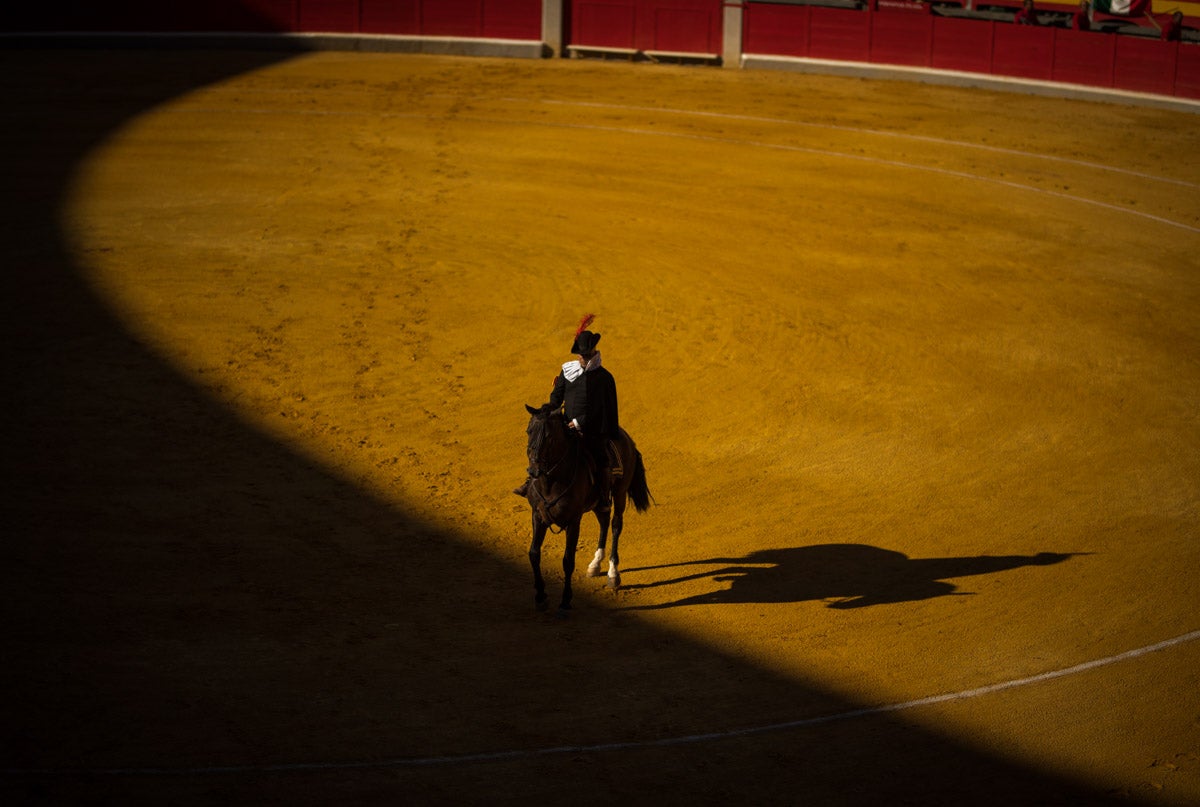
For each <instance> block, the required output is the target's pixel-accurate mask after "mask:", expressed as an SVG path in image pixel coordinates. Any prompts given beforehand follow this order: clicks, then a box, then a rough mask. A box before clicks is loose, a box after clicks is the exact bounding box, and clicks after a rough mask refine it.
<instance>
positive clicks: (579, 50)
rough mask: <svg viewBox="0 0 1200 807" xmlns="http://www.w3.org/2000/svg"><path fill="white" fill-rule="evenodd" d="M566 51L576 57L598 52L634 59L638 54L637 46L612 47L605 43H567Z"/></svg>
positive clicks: (602, 54) (604, 54)
mask: <svg viewBox="0 0 1200 807" xmlns="http://www.w3.org/2000/svg"><path fill="white" fill-rule="evenodd" d="M567 53H569V54H571V56H572V57H578V56H579V55H580V54H583V53H598V54H600V55H601V56H624V57H625V58H626V59H634V58H636V57H637V55H638V51H637V48H613V47H609V46H607V45H567Z"/></svg>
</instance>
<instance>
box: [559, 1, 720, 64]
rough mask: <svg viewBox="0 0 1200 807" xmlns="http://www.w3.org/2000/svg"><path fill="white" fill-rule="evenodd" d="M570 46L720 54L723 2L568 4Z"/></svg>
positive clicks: (591, 2)
mask: <svg viewBox="0 0 1200 807" xmlns="http://www.w3.org/2000/svg"><path fill="white" fill-rule="evenodd" d="M567 3H568V6H569V7H568V10H567V11H568V17H569V19H570V20H571V34H570V37H569V38H568V41H569V42H570V43H571V44H575V45H596V46H600V47H609V48H629V49H632V50H642V51H647V50H650V51H654V50H659V51H674V52H678V53H720V52H721V30H722V0H567Z"/></svg>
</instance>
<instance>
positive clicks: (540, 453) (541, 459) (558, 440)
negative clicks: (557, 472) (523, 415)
mask: <svg viewBox="0 0 1200 807" xmlns="http://www.w3.org/2000/svg"><path fill="white" fill-rule="evenodd" d="M525 411H527V412H529V425H528V426H527V427H526V429H525V435H526V437H527V443H526V446H525V453H526V455H527V456H528V458H529V468H527V469H526V472H527V473H528V474H529V476H530V477H532V478H534V479H537V478H538V477H539V476H541V475H542V474H543V473H546V472H547V471H549V470H552V469H553V466H555V465H557V463H558V461H559V459H561V453H562V450H561V448H560V446H562V445H563V443H565V432H566V427H565V426H564V425H563V422H562V417H561V416H560V415H559V414H558V413H557V412H554V411H552V410H551V409H549V408H547V407H543V408H541V409H535V408H534V407H532V406H530V405H529V404H525ZM547 466H549V467H547Z"/></svg>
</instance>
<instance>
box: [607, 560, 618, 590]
mask: <svg viewBox="0 0 1200 807" xmlns="http://www.w3.org/2000/svg"><path fill="white" fill-rule="evenodd" d="M608 586H609V588H620V587H621V573H620V572H619V571H617V567H616V566H613V565H612V564H611V563H610V564H609V565H608Z"/></svg>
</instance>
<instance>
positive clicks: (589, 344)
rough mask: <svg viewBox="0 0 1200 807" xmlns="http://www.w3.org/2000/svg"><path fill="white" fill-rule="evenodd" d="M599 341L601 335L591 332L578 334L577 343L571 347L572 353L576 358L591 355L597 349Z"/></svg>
mask: <svg viewBox="0 0 1200 807" xmlns="http://www.w3.org/2000/svg"><path fill="white" fill-rule="evenodd" d="M599 341H600V334H598V333H592V332H591V331H580V332H579V333H578V334H576V336H575V342H574V343H573V344H572V345H571V352H572V353H574V354H575V355H576V356H581V355H583V354H584V353H591V352H592V351H593V350H595V349H596V343H597V342H599Z"/></svg>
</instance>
